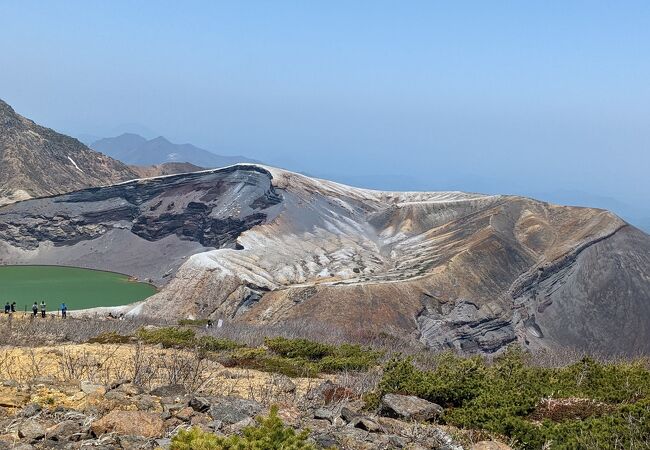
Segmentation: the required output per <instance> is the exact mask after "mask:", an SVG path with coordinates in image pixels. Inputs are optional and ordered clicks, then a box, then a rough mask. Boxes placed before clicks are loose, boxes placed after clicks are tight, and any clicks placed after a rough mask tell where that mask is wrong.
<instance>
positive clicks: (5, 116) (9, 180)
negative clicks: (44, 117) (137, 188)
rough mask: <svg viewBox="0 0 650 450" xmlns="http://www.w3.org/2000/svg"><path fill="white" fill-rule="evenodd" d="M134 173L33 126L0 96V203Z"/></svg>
mask: <svg viewBox="0 0 650 450" xmlns="http://www.w3.org/2000/svg"><path fill="white" fill-rule="evenodd" d="M133 178H137V175H136V173H135V172H133V171H132V170H131V169H129V168H128V167H127V166H126V165H124V164H123V163H121V162H119V161H116V160H114V159H112V158H109V157H108V156H106V155H103V154H101V153H98V152H95V151H93V150H91V149H89V148H88V147H86V146H85V145H84V144H82V143H81V142H79V141H78V140H76V139H74V138H71V137H68V136H65V135H63V134H59V133H57V132H56V131H54V130H51V129H49V128H45V127H42V126H40V125H37V124H36V123H34V122H32V121H31V120H29V119H26V118H25V117H22V116H21V115H19V114H17V113H16V112H15V111H14V110H13V109H12V108H11V107H10V106H9V105H8V104H6V103H5V102H3V101H2V100H0V205H3V204H7V203H12V202H14V201H18V200H24V199H28V198H32V197H42V196H45V195H53V194H62V193H64V192H70V191H74V190H78V189H82V188H86V187H91V186H105V185H109V184H114V183H117V182H120V181H126V180H130V179H133Z"/></svg>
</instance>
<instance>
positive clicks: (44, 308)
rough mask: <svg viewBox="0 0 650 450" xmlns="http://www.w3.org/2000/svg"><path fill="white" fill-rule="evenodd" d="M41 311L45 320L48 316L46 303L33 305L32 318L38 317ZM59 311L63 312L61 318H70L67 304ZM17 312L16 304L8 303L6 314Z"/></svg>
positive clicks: (62, 304)
mask: <svg viewBox="0 0 650 450" xmlns="http://www.w3.org/2000/svg"><path fill="white" fill-rule="evenodd" d="M39 311H40V313H41V317H43V318H45V317H46V314H47V305H46V304H45V301H42V302H41V304H40V305H39V304H38V302H34V304H33V305H32V318H33V317H36V316H38V312H39ZM59 311H61V317H63V318H64V319H65V318H66V317H68V306H67V305H66V304H65V303H61V306H60V307H59ZM15 312H16V302H13V303H9V302H7V303H6V304H5V314H13V313H15Z"/></svg>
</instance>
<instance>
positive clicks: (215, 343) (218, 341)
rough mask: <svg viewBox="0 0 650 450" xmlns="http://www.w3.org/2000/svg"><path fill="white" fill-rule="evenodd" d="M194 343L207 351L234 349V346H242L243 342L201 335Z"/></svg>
mask: <svg viewBox="0 0 650 450" xmlns="http://www.w3.org/2000/svg"><path fill="white" fill-rule="evenodd" d="M196 345H197V346H198V347H200V348H201V349H203V350H205V351H208V352H219V351H223V350H234V349H236V348H241V347H244V345H243V344H239V343H237V342H235V341H233V340H231V339H226V338H215V337H212V336H201V337H200V338H198V339H197V340H196Z"/></svg>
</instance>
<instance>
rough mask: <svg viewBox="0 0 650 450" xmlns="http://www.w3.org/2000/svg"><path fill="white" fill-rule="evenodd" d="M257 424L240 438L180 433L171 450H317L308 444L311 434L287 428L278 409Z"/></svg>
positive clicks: (173, 440)
mask: <svg viewBox="0 0 650 450" xmlns="http://www.w3.org/2000/svg"><path fill="white" fill-rule="evenodd" d="M257 422H258V423H257V425H255V426H249V427H246V428H244V430H243V431H242V433H241V436H240V435H231V436H228V437H222V436H217V435H216V434H214V433H209V432H205V431H202V430H201V429H200V428H196V427H195V428H191V429H189V430H181V431H180V432H179V433H178V434H176V436H174V438H173V439H172V444H171V450H238V449H265V450H288V449H291V450H316V447H315V446H313V445H312V444H310V443H309V442H307V439H308V437H309V432H307V431H302V432H300V433H297V432H296V431H295V430H294V429H293V428H289V427H286V426H284V424H283V423H282V420H281V419H280V418H279V417H278V408H277V407H275V406H274V407H272V408H271V412H270V413H269V415H268V417H262V418H257Z"/></svg>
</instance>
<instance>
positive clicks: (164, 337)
mask: <svg viewBox="0 0 650 450" xmlns="http://www.w3.org/2000/svg"><path fill="white" fill-rule="evenodd" d="M138 338H140V339H141V340H143V341H144V342H146V343H147V344H154V345H157V344H162V346H163V347H165V348H169V347H175V348H184V347H191V346H194V345H195V344H196V336H195V334H194V330H187V329H182V328H174V327H165V328H154V329H146V328H141V329H140V330H138Z"/></svg>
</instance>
